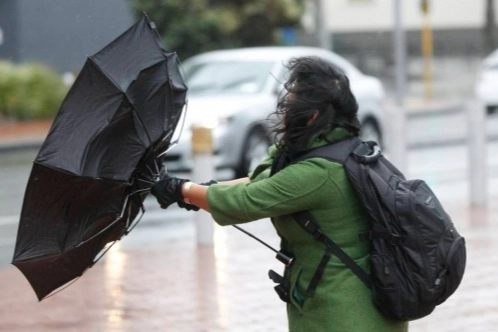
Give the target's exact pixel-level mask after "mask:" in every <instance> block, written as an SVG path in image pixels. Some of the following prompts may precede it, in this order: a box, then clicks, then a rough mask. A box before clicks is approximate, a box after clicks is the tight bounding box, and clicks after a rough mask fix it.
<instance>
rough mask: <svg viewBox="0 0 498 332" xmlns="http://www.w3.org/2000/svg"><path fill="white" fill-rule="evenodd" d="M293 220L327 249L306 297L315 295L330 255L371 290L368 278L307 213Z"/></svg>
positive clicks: (295, 215) (302, 213)
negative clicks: (337, 259)
mask: <svg viewBox="0 0 498 332" xmlns="http://www.w3.org/2000/svg"><path fill="white" fill-rule="evenodd" d="M293 216H294V218H295V219H296V220H297V223H298V224H299V225H300V226H301V227H302V228H303V229H304V230H305V231H306V232H308V233H310V234H311V235H313V237H314V238H315V240H317V241H319V242H322V243H324V244H325V247H326V248H327V249H326V250H325V254H324V255H323V257H322V260H321V261H320V264H319V265H318V268H317V269H316V271H315V274H314V275H313V278H312V279H311V281H310V284H309V285H308V289H307V290H306V295H308V296H313V295H314V294H315V290H316V287H317V286H318V283H319V282H320V279H321V278H322V275H323V272H324V271H325V267H326V266H327V263H328V261H329V259H330V256H331V254H334V255H335V256H337V257H338V258H339V259H340V260H341V261H342V262H343V263H344V264H346V266H347V267H349V268H350V269H351V271H353V273H354V274H356V276H357V277H358V278H360V280H361V281H362V282H363V283H364V284H365V286H367V287H368V288H370V289H371V288H372V281H371V279H370V276H369V275H368V274H367V273H366V272H365V271H364V270H363V269H362V268H361V267H360V266H359V265H358V264H356V262H355V261H354V260H353V259H352V258H351V257H349V255H348V254H346V252H345V251H344V250H342V249H341V248H340V247H339V246H338V245H337V244H336V243H335V242H334V241H332V239H331V238H329V237H328V236H326V235H325V234H324V233H323V232H322V231H321V229H320V226H318V224H317V222H316V221H315V218H314V217H313V215H312V214H311V213H310V212H309V211H302V212H298V213H294V214H293Z"/></svg>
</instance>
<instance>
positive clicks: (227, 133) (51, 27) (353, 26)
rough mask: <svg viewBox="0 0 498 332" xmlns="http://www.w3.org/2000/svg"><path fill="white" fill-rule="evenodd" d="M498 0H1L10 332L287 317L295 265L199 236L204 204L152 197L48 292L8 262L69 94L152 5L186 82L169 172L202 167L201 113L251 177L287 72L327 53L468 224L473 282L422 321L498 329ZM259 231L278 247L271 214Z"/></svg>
mask: <svg viewBox="0 0 498 332" xmlns="http://www.w3.org/2000/svg"><path fill="white" fill-rule="evenodd" d="M496 6H497V4H496V1H495V0H459V1H454V0H437V1H435V0H412V1H402V0H251V1H244V0H183V1H179V0H106V1H99V0H44V1H37V0H1V1H0V284H2V287H1V289H2V290H4V289H5V290H6V291H7V293H6V295H5V296H4V297H3V299H2V300H0V331H54V330H71V331H142V330H158V331H285V330H286V328H285V309H284V306H283V305H282V304H281V303H280V302H279V300H278V299H277V297H276V296H275V294H273V291H272V289H271V288H272V285H271V283H270V282H269V280H267V276H266V270H268V269H269V268H274V269H277V270H278V269H280V268H281V266H279V265H278V264H279V263H278V262H276V260H275V259H274V258H273V256H272V253H271V252H270V251H267V249H265V248H263V247H262V246H260V245H259V244H258V243H256V242H255V241H254V240H252V239H250V238H248V237H246V236H245V235H244V234H240V233H239V232H237V231H236V230H234V229H232V228H230V229H222V228H219V227H215V228H214V231H213V233H212V239H214V240H212V242H213V243H214V244H208V245H206V244H201V243H199V241H198V237H196V232H199V230H198V222H199V220H198V214H192V213H188V212H187V211H183V210H180V209H178V208H176V207H172V208H170V209H168V210H167V211H162V210H160V209H159V208H158V207H157V206H156V204H155V202H154V201H153V200H152V199H147V200H146V208H147V212H146V213H145V215H144V217H143V218H142V220H141V221H140V223H139V224H138V226H137V228H136V230H134V231H133V232H132V234H130V236H128V237H127V238H125V239H124V240H123V241H121V242H120V243H119V245H116V246H115V247H114V248H113V249H112V250H111V251H110V252H109V253H108V254H107V255H106V256H105V258H104V259H103V260H102V262H100V263H99V264H97V265H96V266H95V267H94V268H92V270H91V271H89V272H88V273H87V275H85V276H84V277H83V278H82V280H80V281H78V282H76V283H75V285H73V286H71V287H70V288H68V289H67V290H65V291H64V292H62V293H60V294H58V295H56V296H54V297H51V298H49V299H47V300H44V301H43V302H42V303H35V297H34V294H33V293H32V291H31V289H30V288H29V285H28V284H27V282H26V281H25V280H24V278H23V276H22V275H21V273H19V271H17V270H15V269H14V268H13V267H12V266H11V265H9V263H10V260H11V258H12V253H13V248H14V244H15V237H16V232H17V226H18V222H19V214H20V211H21V208H22V201H23V195H24V190H25V186H26V182H27V179H28V176H29V173H30V170H31V167H32V161H33V159H34V158H35V156H36V154H37V151H38V149H39V148H40V146H41V144H42V143H43V141H44V139H45V137H46V135H47V133H48V131H49V129H50V126H51V124H52V121H53V119H54V117H55V115H56V114H57V111H58V109H59V106H60V104H61V102H62V100H63V98H64V97H65V95H66V94H67V92H68V91H69V89H70V87H71V85H72V83H73V82H74V80H75V79H76V77H77V75H78V73H79V71H80V70H81V68H82V67H83V64H84V63H85V60H86V57H87V56H89V55H92V54H94V53H96V52H98V51H99V50H100V49H101V48H102V47H104V46H105V45H107V44H108V43H109V42H111V41H112V40H113V39H115V38H116V37H118V36H119V35H120V34H121V33H123V32H124V31H125V30H126V29H128V28H129V27H130V26H131V25H132V24H133V23H135V22H136V21H137V20H138V19H139V18H140V17H141V15H142V13H143V12H146V13H147V15H148V16H149V17H150V18H151V20H152V21H154V22H155V24H156V27H157V30H158V32H159V34H160V35H161V36H162V38H163V41H164V44H165V45H166V48H167V49H168V50H173V51H175V52H176V53H177V54H178V56H179V57H180V59H181V60H182V68H183V73H184V75H185V77H186V80H187V84H188V86H189V90H190V91H189V94H188V99H189V104H188V108H187V115H186V118H185V122H184V126H183V130H180V129H181V128H179V130H178V131H177V133H176V134H175V135H176V138H177V141H178V145H177V146H176V147H175V148H173V149H172V150H171V152H170V153H168V154H167V156H166V158H167V159H166V166H167V167H168V169H169V170H170V171H172V172H174V173H175V174H179V175H180V176H186V177H190V178H193V176H195V175H194V173H195V172H194V171H195V170H194V168H195V164H194V163H193V161H192V151H191V143H192V142H191V140H192V132H191V126H192V125H202V126H204V127H208V128H209V129H211V130H212V135H213V144H214V155H213V158H214V167H215V170H214V173H213V176H214V177H215V178H216V179H217V180H226V179H231V178H234V177H237V176H245V174H247V173H248V172H250V171H251V169H252V168H253V167H254V165H255V164H257V162H258V161H260V160H261V159H262V158H264V157H265V155H266V149H267V147H268V146H269V145H270V144H271V142H272V136H271V135H270V131H269V126H268V124H267V121H265V120H266V119H267V117H268V115H269V114H270V113H271V112H272V111H273V110H274V108H275V105H276V99H277V97H278V93H279V92H280V91H281V88H282V83H283V82H284V81H285V77H286V76H285V74H286V72H285V68H284V67H283V64H284V63H285V61H287V60H288V59H289V58H290V57H292V56H301V55H316V56H321V57H323V58H324V59H326V60H327V61H329V62H330V64H331V65H333V66H334V67H335V68H336V69H338V70H340V71H342V72H343V73H345V74H346V75H347V76H348V77H349V78H350V80H351V85H352V88H353V91H354V93H355V95H356V96H357V98H358V103H359V106H360V120H361V121H362V124H363V126H364V127H363V128H364V129H363V132H362V136H363V138H365V139H372V140H376V141H378V142H379V143H380V144H381V146H382V148H383V150H384V152H385V154H386V155H387V156H388V157H389V158H390V159H391V160H392V161H394V162H395V163H396V165H398V166H399V167H400V168H401V169H402V170H403V171H404V172H405V174H406V175H407V177H409V178H421V179H424V180H425V181H426V182H428V183H429V185H431V187H432V188H433V190H434V191H435V192H436V194H437V195H438V197H440V199H441V201H442V202H443V204H444V206H445V207H446V209H447V210H448V212H449V214H450V215H451V216H452V217H453V221H454V222H455V224H456V227H457V229H459V230H460V231H461V233H462V234H463V235H464V236H465V237H466V238H467V243H468V248H469V249H468V250H469V258H468V259H469V262H468V268H467V273H466V278H465V279H464V282H463V283H462V285H461V287H460V289H459V290H457V292H456V293H455V295H454V296H453V297H452V298H450V299H449V300H448V301H447V303H445V304H443V305H442V306H441V308H440V309H437V310H436V312H435V314H433V315H431V316H429V317H428V318H424V319H422V320H421V321H418V322H415V323H413V325H412V327H413V330H414V331H434V330H436V329H437V330H439V331H493V329H496V327H495V326H496V324H498V286H496V285H495V284H496V282H495V281H494V280H493V278H492V276H493V275H494V276H496V275H497V272H498V267H497V266H498V264H495V263H498V255H497V254H496V252H498V251H497V250H496V249H498V238H497V234H498V233H497V231H498V227H497V224H496V220H497V218H498V157H497V156H498V111H497V108H498V51H496V49H498V27H497V24H496V21H497V19H498V13H497V10H496ZM143 51H144V52H146V51H147V50H143ZM193 179H194V180H198V181H200V182H202V181H205V180H208V179H204V178H200V179H196V178H193ZM47 208H49V207H47ZM246 227H247V228H248V229H250V230H252V231H254V232H255V233H257V235H258V236H261V237H262V238H264V239H265V240H266V241H268V242H269V243H271V244H272V245H274V246H278V238H277V237H276V235H275V234H274V231H273V229H272V227H271V223H270V222H269V220H261V221H257V222H254V223H251V224H250V225H247V226H246ZM171 266H175V268H174V269H172V268H171ZM158 267H159V268H158ZM166 312H169V314H166ZM27 316H29V317H30V318H29V319H27V320H26V317H27ZM23 319H25V320H23ZM166 326H167V328H166Z"/></svg>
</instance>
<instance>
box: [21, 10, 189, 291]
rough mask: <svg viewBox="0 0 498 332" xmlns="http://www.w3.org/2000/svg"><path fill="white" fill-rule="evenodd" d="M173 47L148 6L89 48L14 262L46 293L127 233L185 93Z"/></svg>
mask: <svg viewBox="0 0 498 332" xmlns="http://www.w3.org/2000/svg"><path fill="white" fill-rule="evenodd" d="M186 91H187V88H186V85H185V83H184V81H183V79H182V77H181V75H180V73H179V60H178V58H177V56H176V54H175V53H170V52H167V51H166V50H165V49H164V48H163V47H162V46H161V42H160V38H159V36H158V34H157V32H156V30H155V27H154V23H153V22H151V21H150V20H149V19H148V17H146V16H144V17H143V18H142V19H141V20H140V21H139V22H137V23H136V24H135V25H133V26H132V27H131V28H130V29H128V30H127V31H126V32H125V33H123V34H122V35H121V36H119V37H118V38H117V39H116V40H114V41H113V42H111V43H110V44H109V45H107V46H106V47H105V48H104V49H102V50H101V51H100V52H98V53H97V54H95V55H94V56H90V57H88V59H87V61H86V63H85V65H84V67H83V69H82V71H81V73H80V74H79V75H78V78H77V79H76V81H75V83H74V85H73V87H72V88H71V90H70V91H69V93H68V95H67V96H66V99H65V100H64V102H63V103H62V106H61V108H60V110H59V113H58V114H57V117H56V118H55V120H54V123H53V125H52V128H51V130H50V132H49V134H48V136H47V138H46V140H45V142H44V143H43V146H42V147H41V149H40V151H39V153H38V156H37V157H36V159H35V161H34V165H33V169H32V171H31V175H30V178H29V181H28V185H27V188H26V193H25V197H24V203H23V207H22V212H21V220H20V224H19V229H18V234H17V242H16V247H15V252H14V259H13V264H14V265H15V266H16V267H17V268H19V270H21V272H22V273H23V274H24V275H25V276H26V278H27V279H28V281H29V282H30V284H31V286H32V287H33V289H34V290H35V292H36V295H37V296H38V299H40V300H42V299H43V298H45V297H46V296H47V295H49V294H50V293H52V292H53V291H54V290H56V289H57V288H59V287H61V286H63V285H65V284H67V283H68V282H70V281H71V280H74V279H75V278H77V277H79V276H81V275H82V274H83V273H84V272H85V270H87V269H88V268H89V267H91V266H92V265H93V264H94V263H95V261H96V260H97V259H98V257H97V256H100V254H102V253H105V250H106V249H107V248H108V247H109V245H111V244H112V243H114V242H115V241H116V240H119V239H120V238H121V237H122V236H123V235H125V234H127V233H128V232H129V231H130V230H131V228H132V227H133V225H134V224H135V223H136V221H135V219H137V216H138V214H139V213H140V211H141V209H142V203H143V200H144V199H145V196H146V195H147V193H148V191H149V189H150V187H151V186H152V183H153V180H154V177H155V176H157V175H158V173H159V171H160V168H161V165H162V161H163V160H162V156H164V152H165V151H166V150H167V148H168V147H169V146H170V144H171V139H172V136H173V133H174V131H175V128H176V126H177V124H178V122H179V120H180V117H181V114H182V111H183V108H184V105H185V98H186Z"/></svg>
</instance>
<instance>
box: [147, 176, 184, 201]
mask: <svg viewBox="0 0 498 332" xmlns="http://www.w3.org/2000/svg"><path fill="white" fill-rule="evenodd" d="M188 181H190V180H187V179H180V178H177V177H175V176H172V175H170V174H168V173H164V174H162V175H161V178H160V180H159V181H157V182H156V183H155V184H154V186H153V187H152V188H151V190H150V193H151V194H152V195H154V196H155V197H156V198H157V202H158V203H159V205H161V208H163V209H166V208H167V207H168V206H170V205H171V204H173V203H176V202H181V201H183V195H182V185H183V184H184V183H185V182H188Z"/></svg>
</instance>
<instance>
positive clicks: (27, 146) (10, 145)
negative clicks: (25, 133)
mask: <svg viewBox="0 0 498 332" xmlns="http://www.w3.org/2000/svg"><path fill="white" fill-rule="evenodd" d="M44 140H45V138H40V139H32V140H20V141H6V142H0V152H15V151H19V150H39V149H40V148H41V146H42V144H43V141H44Z"/></svg>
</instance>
